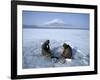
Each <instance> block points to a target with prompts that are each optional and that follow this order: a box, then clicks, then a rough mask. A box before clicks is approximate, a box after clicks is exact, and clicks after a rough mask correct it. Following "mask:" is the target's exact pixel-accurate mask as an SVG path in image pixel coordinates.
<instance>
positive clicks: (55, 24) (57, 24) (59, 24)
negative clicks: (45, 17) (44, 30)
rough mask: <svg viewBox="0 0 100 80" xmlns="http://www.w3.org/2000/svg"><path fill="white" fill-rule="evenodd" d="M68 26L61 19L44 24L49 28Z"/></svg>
mask: <svg viewBox="0 0 100 80" xmlns="http://www.w3.org/2000/svg"><path fill="white" fill-rule="evenodd" d="M66 25H67V24H66V23H65V22H64V21H63V20H61V19H53V20H51V21H48V22H46V23H44V26H48V27H62V26H66Z"/></svg>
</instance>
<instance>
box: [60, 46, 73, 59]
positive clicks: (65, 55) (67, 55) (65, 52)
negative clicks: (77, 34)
mask: <svg viewBox="0 0 100 80" xmlns="http://www.w3.org/2000/svg"><path fill="white" fill-rule="evenodd" d="M61 56H62V57H63V58H65V59H66V58H69V59H71V58H72V48H71V47H70V46H69V45H67V47H64V50H63V54H62V55H61Z"/></svg>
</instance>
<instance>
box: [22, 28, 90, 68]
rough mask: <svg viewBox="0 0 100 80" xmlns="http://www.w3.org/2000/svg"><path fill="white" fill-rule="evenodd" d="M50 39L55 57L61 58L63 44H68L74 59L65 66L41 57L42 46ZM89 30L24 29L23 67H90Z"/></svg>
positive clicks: (54, 60)
mask: <svg viewBox="0 0 100 80" xmlns="http://www.w3.org/2000/svg"><path fill="white" fill-rule="evenodd" d="M47 39H49V40H50V48H51V50H52V53H53V55H55V56H57V57H59V56H60V55H61V51H62V44H63V43H65V42H66V43H68V44H69V45H70V46H71V47H72V49H73V59H72V60H71V61H68V60H66V62H65V63H64V64H62V63H60V62H59V61H57V62H56V59H51V58H45V57H43V56H42V55H41V44H42V43H43V42H44V41H45V40H47ZM89 45H90V42H89V30H77V29H24V28H23V48H22V49H23V53H22V67H23V69H28V68H48V67H68V66H70V67H71V66H88V65H89V60H90V49H89V48H90V46H89Z"/></svg>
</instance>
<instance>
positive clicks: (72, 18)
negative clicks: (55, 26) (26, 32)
mask: <svg viewBox="0 0 100 80" xmlns="http://www.w3.org/2000/svg"><path fill="white" fill-rule="evenodd" d="M54 19H60V20H62V21H63V22H64V23H65V24H70V25H75V26H78V27H79V26H80V28H89V14H85V13H64V12H43V11H42V12H40V11H37V12H36V11H23V13H22V22H23V25H42V24H45V23H46V22H49V21H52V20H54Z"/></svg>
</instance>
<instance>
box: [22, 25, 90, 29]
mask: <svg viewBox="0 0 100 80" xmlns="http://www.w3.org/2000/svg"><path fill="white" fill-rule="evenodd" d="M23 28H24V29H79V30H89V29H88V28H65V27H33V26H24V27H23Z"/></svg>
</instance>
